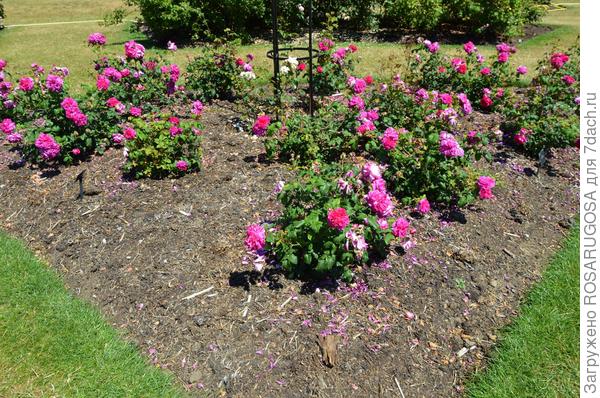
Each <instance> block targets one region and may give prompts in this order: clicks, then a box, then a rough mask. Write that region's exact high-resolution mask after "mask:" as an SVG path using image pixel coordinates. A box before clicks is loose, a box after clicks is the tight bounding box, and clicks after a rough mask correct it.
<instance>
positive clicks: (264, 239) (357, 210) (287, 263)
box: [245, 163, 410, 281]
mask: <svg viewBox="0 0 600 398" xmlns="http://www.w3.org/2000/svg"><path fill="white" fill-rule="evenodd" d="M278 198H279V201H280V202H281V203H282V205H283V208H284V210H283V212H282V213H281V215H280V216H279V217H278V218H277V220H276V221H275V222H274V223H272V224H266V225H264V226H258V225H251V226H250V227H249V228H248V231H247V237H246V241H245V244H246V247H247V248H248V249H249V250H251V251H259V252H261V253H264V252H266V253H268V254H269V255H270V256H273V257H274V258H275V259H276V260H277V262H278V263H279V264H281V266H282V267H283V269H284V271H285V272H286V273H287V274H288V276H290V277H295V278H317V279H319V278H324V277H331V278H334V279H338V278H341V279H344V280H346V281H350V280H352V278H353V274H354V271H355V270H356V267H357V266H358V265H361V264H368V263H370V262H372V261H374V260H377V259H382V258H384V257H385V255H386V254H387V250H388V247H389V246H390V244H393V243H394V242H395V243H397V244H406V242H408V241H409V240H410V231H409V222H408V220H406V219H405V218H403V217H394V203H393V199H392V198H391V196H390V195H389V193H388V192H387V191H386V190H385V181H383V179H382V177H381V175H380V173H379V166H378V165H376V164H374V163H367V164H365V165H364V166H363V167H362V168H361V167H359V166H345V167H338V166H336V165H329V166H327V165H323V166H322V167H318V168H316V169H310V170H306V171H304V172H301V173H300V175H299V177H298V179H297V180H296V181H294V182H291V183H287V184H285V185H284V186H283V188H282V190H281V192H280V193H279V195H278Z"/></svg>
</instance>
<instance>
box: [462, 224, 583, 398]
mask: <svg viewBox="0 0 600 398" xmlns="http://www.w3.org/2000/svg"><path fill="white" fill-rule="evenodd" d="M467 396H468V397H470V398H517V397H540V398H542V397H544V398H554V397H556V398H568V397H573V398H575V397H578V396H579V228H578V227H577V228H576V229H574V230H573V231H572V233H571V236H570V237H569V239H568V240H567V241H566V242H565V244H564V247H563V249H562V250H561V251H559V252H558V254H557V255H556V257H555V259H554V261H553V262H552V263H551V264H550V266H549V267H548V270H547V271H546V273H545V274H544V277H543V279H542V281H541V282H540V283H539V284H538V285H537V286H536V287H535V288H534V289H533V291H532V292H531V293H530V294H529V296H528V298H527V300H526V302H525V303H524V305H523V306H522V307H521V315H520V316H519V317H518V318H517V319H516V320H515V321H514V322H513V324H512V325H511V326H510V327H509V328H508V329H507V330H505V331H504V333H502V334H501V341H500V344H499V346H498V348H497V349H496V350H495V351H494V353H493V355H492V360H491V363H490V365H489V367H488V368H487V369H486V370H484V371H483V372H481V373H479V374H477V375H476V376H475V377H474V379H473V380H472V382H471V383H470V384H469V385H468V394H467Z"/></svg>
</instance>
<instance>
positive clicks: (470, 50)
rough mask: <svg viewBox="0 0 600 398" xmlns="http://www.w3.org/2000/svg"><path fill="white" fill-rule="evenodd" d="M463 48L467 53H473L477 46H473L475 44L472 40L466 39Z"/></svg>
mask: <svg viewBox="0 0 600 398" xmlns="http://www.w3.org/2000/svg"><path fill="white" fill-rule="evenodd" d="M463 49H464V50H465V52H466V53H467V54H473V53H474V52H475V51H477V47H475V44H473V42H472V41H468V42H466V43H465V44H464V45H463Z"/></svg>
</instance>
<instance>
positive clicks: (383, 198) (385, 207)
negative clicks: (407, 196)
mask: <svg viewBox="0 0 600 398" xmlns="http://www.w3.org/2000/svg"><path fill="white" fill-rule="evenodd" d="M365 201H366V202H367V204H368V205H369V207H370V208H371V210H373V211H374V212H375V214H377V215H378V216H379V217H388V216H390V215H391V214H392V211H393V210H394V204H393V203H392V198H391V197H390V196H389V195H388V193H387V192H385V191H381V190H372V191H369V193H367V195H366V196H365Z"/></svg>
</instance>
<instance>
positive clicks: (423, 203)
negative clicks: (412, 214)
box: [417, 198, 431, 214]
mask: <svg viewBox="0 0 600 398" xmlns="http://www.w3.org/2000/svg"><path fill="white" fill-rule="evenodd" d="M430 210H431V206H430V205H429V201H428V200H427V198H423V199H421V200H420V201H419V203H417V211H418V212H419V213H421V214H425V213H429V211H430Z"/></svg>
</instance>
